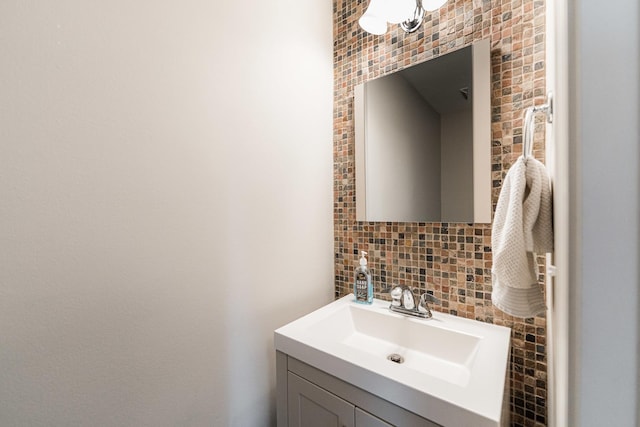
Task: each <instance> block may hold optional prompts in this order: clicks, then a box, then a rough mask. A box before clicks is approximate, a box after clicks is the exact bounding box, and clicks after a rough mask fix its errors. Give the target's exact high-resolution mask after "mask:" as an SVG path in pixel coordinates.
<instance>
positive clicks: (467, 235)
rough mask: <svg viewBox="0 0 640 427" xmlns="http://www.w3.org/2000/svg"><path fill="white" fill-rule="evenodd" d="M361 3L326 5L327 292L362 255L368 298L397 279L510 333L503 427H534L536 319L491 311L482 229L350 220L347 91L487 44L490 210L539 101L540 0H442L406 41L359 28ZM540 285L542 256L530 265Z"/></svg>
mask: <svg viewBox="0 0 640 427" xmlns="http://www.w3.org/2000/svg"><path fill="white" fill-rule="evenodd" d="M367 5H368V0H334V2H333V8H334V23H333V31H334V52H333V54H334V119H333V124H334V135H333V138H334V145H333V147H334V208H333V211H334V228H335V230H334V233H335V248H334V252H335V289H336V297H340V296H343V295H346V294H348V293H350V292H351V291H352V281H353V270H354V268H355V266H356V265H357V262H358V251H359V250H361V249H362V250H366V251H367V252H369V266H370V267H371V268H372V270H373V278H374V287H375V296H376V297H377V298H384V299H389V298H388V296H387V295H386V294H383V293H381V290H382V289H384V288H386V287H387V286H390V285H392V284H407V285H410V286H414V287H416V288H419V289H420V291H421V292H424V291H427V290H428V291H431V292H433V294H434V295H435V296H436V297H437V298H439V299H440V300H441V301H442V303H441V304H439V305H436V306H435V309H436V310H438V311H441V312H445V313H451V314H455V315H458V316H462V317H467V318H472V319H476V320H480V321H483V322H489V323H495V324H498V325H505V326H508V327H510V328H512V331H513V332H512V350H511V363H510V372H509V378H510V390H511V396H510V404H511V425H512V426H516V427H520V426H527V427H529V426H532V427H541V426H546V425H547V423H546V419H547V408H546V400H547V353H546V321H545V318H544V317H536V318H532V319H519V318H514V317H511V316H509V315H506V314H504V313H502V312H501V311H500V310H498V309H496V308H494V307H493V305H492V304H491V262H492V261H491V259H492V258H491V225H490V224H458V223H405V222H403V223H396V222H384V223H382V222H359V221H356V204H355V197H356V194H355V155H354V149H355V135H354V121H353V118H354V115H353V89H354V86H355V85H357V84H360V83H362V82H364V81H367V80H370V79H373V78H376V77H379V76H382V75H386V74H389V73H391V72H393V71H394V70H396V69H401V68H405V67H407V66H410V65H412V64H415V63H419V62H422V61H425V60H428V59H430V58H433V57H436V56H439V55H442V54H444V53H447V52H449V51H453V50H456V49H459V48H461V47H464V46H467V45H469V44H471V43H473V42H474V41H476V40H480V39H486V38H489V39H490V42H491V66H492V73H491V74H492V76H491V78H492V81H491V84H492V96H491V108H492V118H491V122H492V182H493V191H492V204H493V209H494V210H495V205H496V203H497V200H498V195H499V192H500V188H501V185H502V180H503V178H504V176H505V175H506V173H507V170H508V169H509V167H510V166H511V164H512V163H513V162H514V161H515V159H516V158H517V157H518V156H519V155H520V153H521V152H522V117H523V110H524V109H525V108H527V107H529V106H531V105H536V104H542V103H544V96H545V72H546V70H545V50H544V43H545V36H544V30H545V2H544V0H513V1H509V0H449V2H448V3H446V4H445V5H444V6H443V7H442V8H441V9H440V10H438V11H435V12H433V13H427V15H426V16H425V22H424V23H423V25H422V27H421V28H420V29H419V30H418V31H417V32H415V33H413V34H405V33H404V32H403V31H402V30H401V29H400V27H399V26H397V25H390V26H389V32H387V34H385V35H384V36H374V35H371V34H368V33H366V32H364V31H363V30H361V29H360V27H359V26H358V22H357V21H358V18H359V17H360V16H361V15H362V13H364V11H365V9H366V7H367ZM543 131H544V125H543V124H542V123H541V122H539V123H537V125H536V137H535V144H534V155H535V157H536V158H538V159H539V160H543V159H544V142H543ZM538 264H539V266H538V267H539V281H540V285H541V286H542V284H543V283H544V259H543V258H542V257H539V258H538Z"/></svg>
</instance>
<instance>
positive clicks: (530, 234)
mask: <svg viewBox="0 0 640 427" xmlns="http://www.w3.org/2000/svg"><path fill="white" fill-rule="evenodd" d="M551 203H552V202H551V190H550V188H549V176H548V174H547V170H546V168H545V166H544V164H542V163H541V162H539V161H538V160H536V159H534V158H533V157H529V158H528V159H526V160H525V159H524V158H523V157H522V156H521V157H519V158H518V159H517V160H516V162H515V163H514V164H513V166H511V169H509V172H507V176H506V177H505V180H504V183H503V184H502V189H501V190H500V196H499V198H498V205H497V207H496V213H495V215H494V218H493V228H492V231H491V248H492V252H493V267H492V268H491V276H492V279H493V292H492V294H491V300H492V302H493V304H494V305H495V306H496V307H498V308H499V309H500V310H502V311H504V312H505V313H507V314H510V315H512V316H517V317H533V316H536V315H538V314H541V313H543V312H544V311H545V309H546V306H545V301H544V295H543V293H542V289H541V287H540V285H538V277H537V274H536V262H535V257H534V252H535V253H538V254H541V253H545V252H551V251H552V250H553V226H552V219H551V216H552V214H551V212H552V205H551Z"/></svg>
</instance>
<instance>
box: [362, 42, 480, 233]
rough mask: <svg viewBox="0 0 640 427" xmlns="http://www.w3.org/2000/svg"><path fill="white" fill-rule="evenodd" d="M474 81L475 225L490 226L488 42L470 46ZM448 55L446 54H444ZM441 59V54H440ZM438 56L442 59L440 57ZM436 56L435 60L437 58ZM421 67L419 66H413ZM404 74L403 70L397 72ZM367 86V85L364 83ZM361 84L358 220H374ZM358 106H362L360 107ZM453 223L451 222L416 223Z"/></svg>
mask: <svg viewBox="0 0 640 427" xmlns="http://www.w3.org/2000/svg"><path fill="white" fill-rule="evenodd" d="M465 47H466V46H465ZM471 48H472V49H471V52H472V76H473V77H472V79H473V96H472V101H473V106H472V111H473V223H480V224H481V223H491V206H492V204H491V46H490V43H489V39H484V40H479V41H477V42H474V43H473V44H472V45H471ZM445 55H446V54H445ZM441 56H442V55H441ZM438 57H439V56H438ZM435 58H437V57H434V58H432V59H435ZM414 65H418V64H414ZM398 71H401V70H398ZM365 83H366V82H365ZM365 83H361V84H359V85H357V86H356V87H355V88H354V122H355V143H356V145H355V157H356V158H355V161H356V164H355V167H356V220H357V221H364V222H404V221H393V220H389V221H372V220H369V219H367V212H366V206H367V203H366V197H367V195H366V175H367V170H366V167H367V165H366V155H365V136H366V130H365V129H366V127H365V125H366V120H365V113H366V111H365V107H364V105H365V104H364V99H365V89H364V84H365ZM358 106H361V107H360V108H358ZM415 222H450V221H443V220H442V219H441V220H440V221H430V220H424V221H415Z"/></svg>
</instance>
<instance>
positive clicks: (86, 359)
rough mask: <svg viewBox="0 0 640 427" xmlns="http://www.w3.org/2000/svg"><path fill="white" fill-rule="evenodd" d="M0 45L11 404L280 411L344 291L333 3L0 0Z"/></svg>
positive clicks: (80, 417) (86, 421) (240, 419)
mask: <svg viewBox="0 0 640 427" xmlns="http://www.w3.org/2000/svg"><path fill="white" fill-rule="evenodd" d="M247 12H249V13H247ZM240 16H242V19H241V20H239V19H238V17H240ZM291 22H304V23H305V25H301V26H297V28H296V31H295V37H293V36H292V33H291V25H290V24H291ZM239 25H240V26H241V27H242V29H241V30H239V29H238V26H239ZM0 52H2V67H0V93H2V96H1V97H0V425H2V426H56V427H57V426H104V427H108V426H119V427H121V426H136V427H139V426H154V427H155V426H239V427H245V426H270V425H273V424H274V420H275V418H274V416H275V398H274V386H275V366H274V360H275V355H274V349H273V344H272V335H273V330H274V329H275V328H277V327H279V326H281V325H283V324H285V323H286V322H288V321H291V320H293V319H294V318H296V317H298V316H300V315H302V314H304V313H305V312H308V311H311V310H312V309H314V308H317V307H319V306H321V305H323V304H324V303H326V302H328V301H330V300H331V299H332V296H333V253H332V249H333V239H332V235H333V226H332V210H331V209H332V184H331V183H332V142H331V141H332V73H333V69H332V17H331V3H330V2H294V1H288V2H284V3H283V2H280V3H277V4H275V3H272V2H252V4H251V7H249V8H248V7H247V4H246V3H238V2H201V1H197V0H186V1H181V2H155V1H144V0H143V1H135V2H131V1H122V0H114V1H109V2H84V1H80V0H65V1H59V2H1V3H0ZM292 52H295V55H292ZM283 70H287V72H283ZM310 82H312V84H310Z"/></svg>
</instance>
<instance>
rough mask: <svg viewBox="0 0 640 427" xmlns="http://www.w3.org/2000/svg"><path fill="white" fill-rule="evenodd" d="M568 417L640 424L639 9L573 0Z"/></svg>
mask: <svg viewBox="0 0 640 427" xmlns="http://www.w3.org/2000/svg"><path fill="white" fill-rule="evenodd" d="M568 3H569V14H568V16H569V52H571V53H572V55H571V57H570V59H569V84H570V89H569V91H570V100H569V103H570V105H569V110H570V131H569V133H570V135H569V139H570V141H569V142H570V147H571V152H570V155H571V160H570V176H571V178H572V181H571V182H570V185H571V187H570V190H571V193H572V196H571V200H570V204H571V225H572V228H571V238H570V240H571V242H570V245H571V247H570V250H569V253H570V262H571V263H572V268H571V273H572V277H571V280H570V290H569V295H570V298H571V301H570V313H571V315H570V319H569V321H570V331H569V333H570V345H569V366H570V376H569V381H570V388H569V403H570V423H571V425H575V426H582V427H590V426H594V427H596V426H605V425H606V426H617V427H633V426H637V425H640V419H639V417H638V411H639V409H640V392H639V384H640V371H639V366H638V365H639V356H638V354H639V351H638V350H639V342H640V337H639V331H640V308H639V307H640V295H639V289H640V285H639V283H640V280H639V278H640V269H639V261H640V247H639V242H640V174H639V166H638V165H639V164H640V129H639V124H640V120H638V118H639V117H640V84H639V82H640V78H639V76H640V32H639V28H640V6H639V3H638V2H637V0H613V1H611V2H607V5H606V7H602V4H598V3H596V2H584V1H575V0H570V1H569V2H568Z"/></svg>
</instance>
